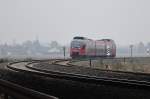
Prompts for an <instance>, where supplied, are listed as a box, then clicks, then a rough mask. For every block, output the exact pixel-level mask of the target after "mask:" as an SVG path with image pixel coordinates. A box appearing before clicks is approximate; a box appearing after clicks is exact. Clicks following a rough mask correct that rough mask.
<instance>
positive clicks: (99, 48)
mask: <svg viewBox="0 0 150 99" xmlns="http://www.w3.org/2000/svg"><path fill="white" fill-rule="evenodd" d="M70 56H71V57H72V58H76V57H115V56H116V44H115V42H114V41H113V40H112V39H102V40H91V39H88V38H85V37H74V38H73V40H72V42H71V48H70Z"/></svg>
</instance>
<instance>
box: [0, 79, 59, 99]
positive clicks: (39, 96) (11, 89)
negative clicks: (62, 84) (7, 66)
mask: <svg viewBox="0 0 150 99" xmlns="http://www.w3.org/2000/svg"><path fill="white" fill-rule="evenodd" d="M0 92H1V93H4V94H5V95H7V98H6V99H8V96H12V97H14V98H17V99H58V98H56V97H54V96H51V95H47V94H44V93H41V92H38V91H35V90H32V89H29V88H25V87H22V86H20V85H17V84H14V83H12V82H9V81H6V80H2V79H0Z"/></svg>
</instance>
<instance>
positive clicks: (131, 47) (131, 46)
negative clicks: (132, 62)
mask: <svg viewBox="0 0 150 99" xmlns="http://www.w3.org/2000/svg"><path fill="white" fill-rule="evenodd" d="M130 49H131V51H130V52H131V57H132V56H133V45H130Z"/></svg>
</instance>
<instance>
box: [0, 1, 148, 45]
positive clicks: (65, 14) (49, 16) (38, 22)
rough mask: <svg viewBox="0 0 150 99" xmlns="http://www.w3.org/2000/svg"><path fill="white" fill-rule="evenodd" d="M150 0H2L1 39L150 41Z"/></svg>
mask: <svg viewBox="0 0 150 99" xmlns="http://www.w3.org/2000/svg"><path fill="white" fill-rule="evenodd" d="M149 5H150V0H0V41H1V42H6V41H7V42H9V43H11V42H12V40H14V39H16V41H17V42H23V41H25V40H34V39H35V37H36V36H38V37H39V39H40V41H42V42H50V41H52V40H56V41H58V42H59V43H61V44H68V43H69V42H70V40H71V39H72V38H73V37H74V36H76V35H80V36H86V37H89V38H92V39H102V38H112V39H114V40H115V41H116V43H117V44H120V45H128V44H132V43H137V42H140V41H144V42H145V43H146V42H148V41H150V10H149V9H150V6H149Z"/></svg>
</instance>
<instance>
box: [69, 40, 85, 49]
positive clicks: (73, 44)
mask: <svg viewBox="0 0 150 99" xmlns="http://www.w3.org/2000/svg"><path fill="white" fill-rule="evenodd" d="M83 45H84V44H83V43H82V42H77V41H72V43H71V48H80V47H82V46H83Z"/></svg>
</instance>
